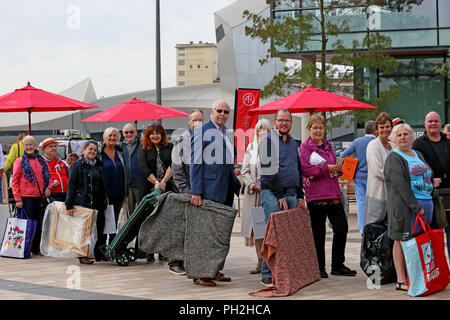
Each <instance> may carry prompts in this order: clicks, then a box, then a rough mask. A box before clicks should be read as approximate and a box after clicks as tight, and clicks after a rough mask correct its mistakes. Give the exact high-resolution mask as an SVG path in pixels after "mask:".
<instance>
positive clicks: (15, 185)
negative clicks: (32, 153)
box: [11, 157, 53, 201]
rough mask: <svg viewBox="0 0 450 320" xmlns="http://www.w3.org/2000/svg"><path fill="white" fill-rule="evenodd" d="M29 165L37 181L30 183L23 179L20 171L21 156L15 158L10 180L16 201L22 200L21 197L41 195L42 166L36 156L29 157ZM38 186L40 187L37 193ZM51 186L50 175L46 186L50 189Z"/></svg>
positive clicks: (42, 184)
mask: <svg viewBox="0 0 450 320" xmlns="http://www.w3.org/2000/svg"><path fill="white" fill-rule="evenodd" d="M29 160H30V166H31V168H32V169H33V172H34V176H35V177H36V180H37V183H36V182H35V183H34V184H32V183H31V182H30V181H28V180H27V179H25V177H24V175H23V172H22V157H20V158H17V159H16V160H15V161H14V164H13V166H14V167H13V177H12V182H11V187H12V191H13V194H14V199H15V200H16V201H22V197H39V196H40V195H41V194H42V195H43V194H44V192H45V190H43V189H44V177H43V176H42V166H41V164H40V163H39V160H38V159H37V158H34V159H33V158H29ZM38 186H39V187H40V189H41V192H40V193H39V189H38ZM52 186H53V178H52V177H51V176H50V181H49V184H48V186H47V188H49V189H50V190H51V187H52Z"/></svg>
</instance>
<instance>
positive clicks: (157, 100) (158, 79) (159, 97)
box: [156, 0, 162, 123]
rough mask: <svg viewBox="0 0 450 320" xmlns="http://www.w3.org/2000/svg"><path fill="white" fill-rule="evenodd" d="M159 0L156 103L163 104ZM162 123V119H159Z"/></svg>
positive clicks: (157, 3) (157, 12) (157, 5)
mask: <svg viewBox="0 0 450 320" xmlns="http://www.w3.org/2000/svg"><path fill="white" fill-rule="evenodd" d="M159 11H160V10H159V0H156V104H159V105H161V104H162V103H161V39H160V37H161V31H160V18H159ZM157 122H159V123H161V120H157Z"/></svg>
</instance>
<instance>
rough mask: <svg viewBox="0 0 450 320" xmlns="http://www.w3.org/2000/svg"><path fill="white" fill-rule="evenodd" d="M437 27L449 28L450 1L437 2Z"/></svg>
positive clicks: (440, 0) (441, 0)
mask: <svg viewBox="0 0 450 320" xmlns="http://www.w3.org/2000/svg"><path fill="white" fill-rule="evenodd" d="M438 10H439V27H450V1H449V0H439V1H438Z"/></svg>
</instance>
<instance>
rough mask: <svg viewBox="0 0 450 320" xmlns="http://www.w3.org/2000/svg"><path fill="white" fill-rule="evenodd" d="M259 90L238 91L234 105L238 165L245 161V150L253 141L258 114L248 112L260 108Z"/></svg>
mask: <svg viewBox="0 0 450 320" xmlns="http://www.w3.org/2000/svg"><path fill="white" fill-rule="evenodd" d="M259 97H260V90H259V89H236V92H235V103H234V133H235V138H234V145H235V146H236V149H237V160H236V162H237V163H242V162H243V161H244V154H245V150H247V146H248V145H249V143H250V142H252V141H253V137H254V129H255V126H256V123H257V122H258V114H256V113H252V114H250V113H249V112H248V110H250V109H252V108H257V107H259Z"/></svg>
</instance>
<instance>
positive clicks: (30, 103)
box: [0, 82, 98, 134]
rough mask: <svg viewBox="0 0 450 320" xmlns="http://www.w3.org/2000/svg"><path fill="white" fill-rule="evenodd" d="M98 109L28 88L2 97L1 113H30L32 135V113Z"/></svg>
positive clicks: (29, 128) (29, 122)
mask: <svg viewBox="0 0 450 320" xmlns="http://www.w3.org/2000/svg"><path fill="white" fill-rule="evenodd" d="M92 108H98V107H97V106H94V105H91V104H88V103H85V102H81V101H77V100H75V99H70V98H67V97H64V96H62V95H59V94H55V93H51V92H48V91H45V90H42V89H38V88H34V87H32V86H31V85H30V82H28V84H27V86H25V87H23V88H21V89H16V90H14V91H13V92H10V93H7V94H5V95H3V96H0V112H28V131H29V134H31V113H32V112H51V111H72V110H83V109H92Z"/></svg>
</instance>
